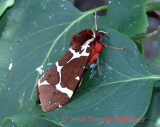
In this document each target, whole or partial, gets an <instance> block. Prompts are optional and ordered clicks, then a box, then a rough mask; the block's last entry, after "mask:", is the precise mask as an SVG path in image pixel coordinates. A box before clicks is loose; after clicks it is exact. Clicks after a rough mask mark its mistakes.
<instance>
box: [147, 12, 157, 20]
mask: <svg viewBox="0 0 160 127" xmlns="http://www.w3.org/2000/svg"><path fill="white" fill-rule="evenodd" d="M147 15H148V16H149V17H153V18H156V19H158V20H160V13H159V12H157V11H148V12H147Z"/></svg>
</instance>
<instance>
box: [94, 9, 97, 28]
mask: <svg viewBox="0 0 160 127" xmlns="http://www.w3.org/2000/svg"><path fill="white" fill-rule="evenodd" d="M94 9H95V28H96V31H97V11H96V8H95V7H94Z"/></svg>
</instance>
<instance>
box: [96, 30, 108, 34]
mask: <svg viewBox="0 0 160 127" xmlns="http://www.w3.org/2000/svg"><path fill="white" fill-rule="evenodd" d="M98 33H104V34H110V33H109V32H105V31H102V30H100V31H98Z"/></svg>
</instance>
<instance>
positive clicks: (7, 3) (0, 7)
mask: <svg viewBox="0 0 160 127" xmlns="http://www.w3.org/2000/svg"><path fill="white" fill-rule="evenodd" d="M13 4H14V0H1V1H0V16H1V15H2V14H3V13H4V11H5V10H6V9H7V8H8V7H11V6H12V5H13Z"/></svg>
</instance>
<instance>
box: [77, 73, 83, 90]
mask: <svg viewBox="0 0 160 127" xmlns="http://www.w3.org/2000/svg"><path fill="white" fill-rule="evenodd" d="M82 80H83V76H82V77H81V79H80V81H79V83H78V85H77V88H76V90H75V91H78V90H79V88H80V86H81V84H82Z"/></svg>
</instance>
